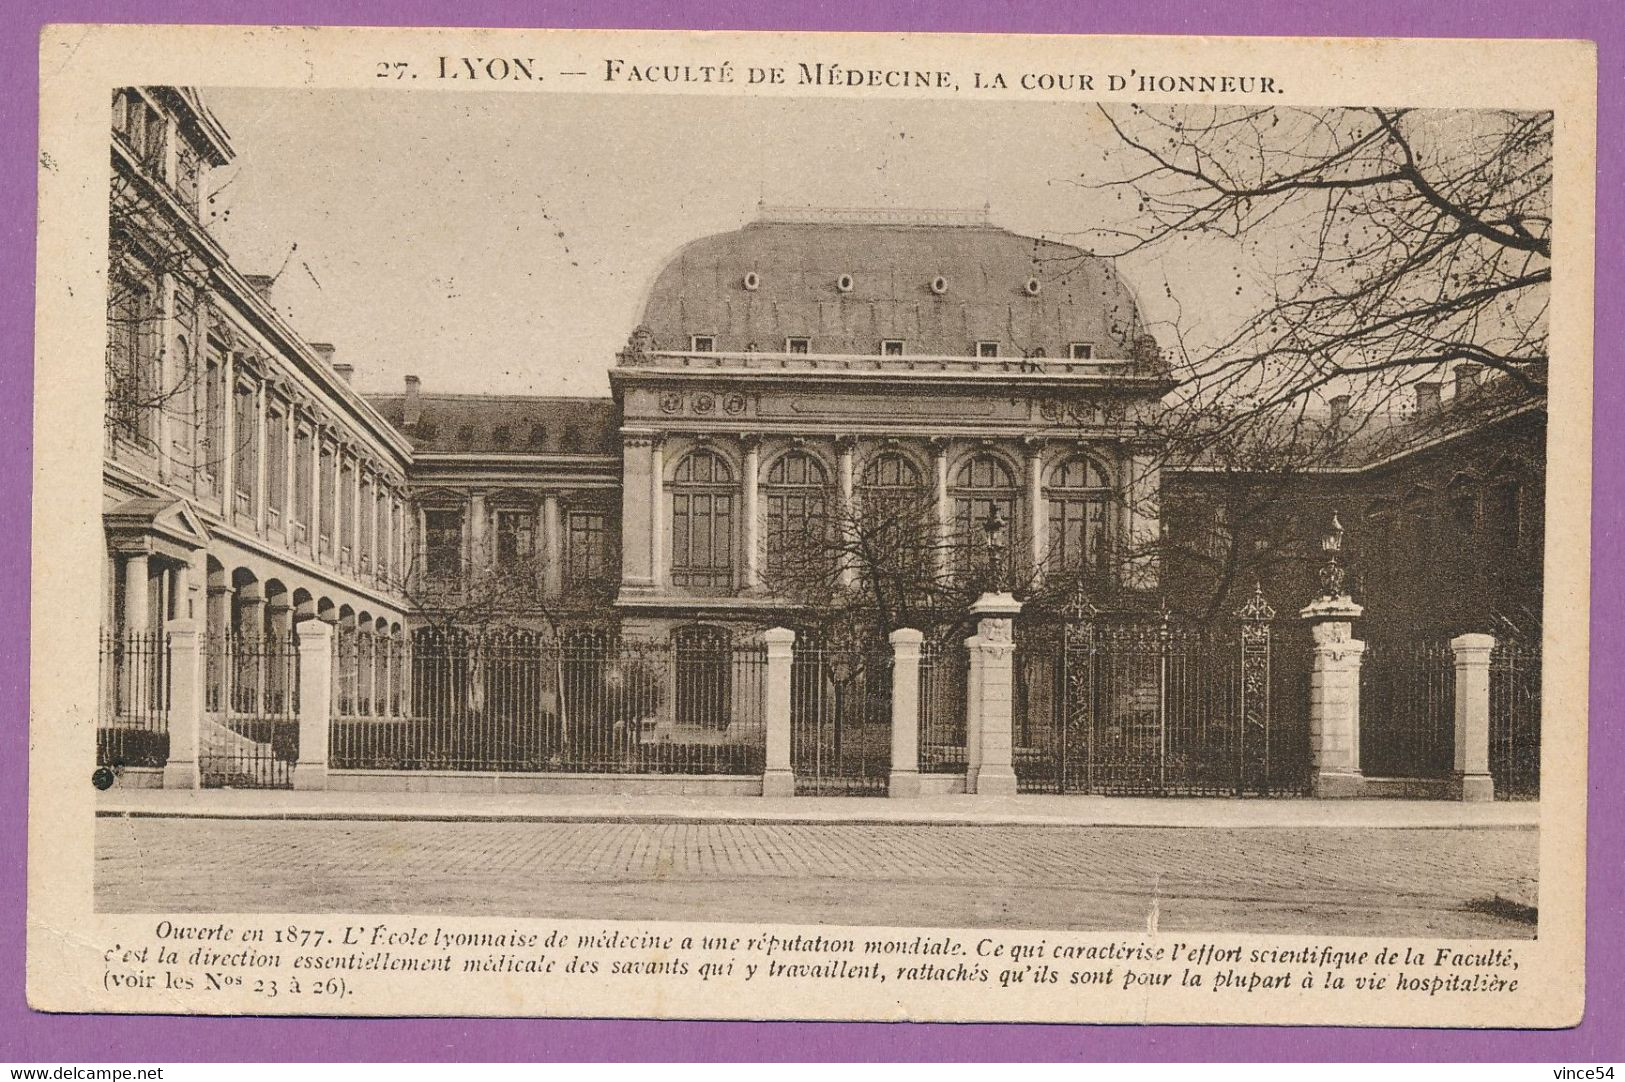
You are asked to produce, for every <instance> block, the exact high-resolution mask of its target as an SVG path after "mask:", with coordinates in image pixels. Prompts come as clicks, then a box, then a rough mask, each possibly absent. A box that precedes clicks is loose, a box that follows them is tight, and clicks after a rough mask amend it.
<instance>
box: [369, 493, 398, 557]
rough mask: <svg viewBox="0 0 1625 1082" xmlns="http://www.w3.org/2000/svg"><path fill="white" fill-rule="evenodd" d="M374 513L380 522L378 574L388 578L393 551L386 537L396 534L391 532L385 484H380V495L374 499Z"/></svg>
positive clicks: (377, 548)
mask: <svg viewBox="0 0 1625 1082" xmlns="http://www.w3.org/2000/svg"><path fill="white" fill-rule="evenodd" d="M372 514H373V516H374V518H375V519H376V520H377V522H378V544H377V546H376V551H377V553H378V574H379V575H380V576H381V577H386V578H387V577H388V575H389V565H390V557H391V553H390V551H389V549H390V545H389V544H386V543H385V537H386V536H387V537H390V538H393V537H394V536H395V535H394V534H392V533H389V528H390V526H391V525H392V523H391V522H390V520H389V489H387V488H385V487H384V486H383V485H379V486H378V497H377V499H375V500H374V501H373V509H372Z"/></svg>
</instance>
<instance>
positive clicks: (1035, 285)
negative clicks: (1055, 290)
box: [1022, 278, 1044, 297]
mask: <svg viewBox="0 0 1625 1082" xmlns="http://www.w3.org/2000/svg"><path fill="white" fill-rule="evenodd" d="M1022 288H1023V289H1025V290H1026V291H1027V296H1029V297H1036V296H1038V294H1039V293H1041V292H1042V291H1043V289H1044V283H1042V282H1040V281H1039V280H1038V279H1037V278H1029V279H1027V284H1026V285H1025V286H1023V287H1022Z"/></svg>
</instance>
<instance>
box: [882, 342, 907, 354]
mask: <svg viewBox="0 0 1625 1082" xmlns="http://www.w3.org/2000/svg"><path fill="white" fill-rule="evenodd" d="M880 355H881V356H882V357H901V356H902V355H903V340H902V339H901V338H887V339H884V340H883V341H882V342H881V343H880Z"/></svg>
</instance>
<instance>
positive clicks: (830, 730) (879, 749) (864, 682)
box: [790, 638, 963, 796]
mask: <svg viewBox="0 0 1625 1082" xmlns="http://www.w3.org/2000/svg"><path fill="white" fill-rule="evenodd" d="M891 677H892V652H891V646H890V644H885V643H874V644H858V645H850V646H848V645H841V646H834V645H828V644H822V643H820V642H819V641H818V640H817V639H814V638H803V640H802V641H800V642H797V643H796V648H795V653H794V655H793V660H792V662H791V665H790V760H791V766H792V768H793V769H794V771H795V777H796V792H798V793H802V794H808V795H826V796H883V795H885V793H886V787H887V781H888V777H889V775H890V773H891ZM960 743H961V745H963V738H961V741H960Z"/></svg>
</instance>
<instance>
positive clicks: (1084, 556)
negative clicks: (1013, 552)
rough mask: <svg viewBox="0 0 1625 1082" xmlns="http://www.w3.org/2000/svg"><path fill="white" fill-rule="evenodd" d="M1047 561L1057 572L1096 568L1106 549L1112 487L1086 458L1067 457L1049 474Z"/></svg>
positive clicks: (1047, 490)
mask: <svg viewBox="0 0 1625 1082" xmlns="http://www.w3.org/2000/svg"><path fill="white" fill-rule="evenodd" d="M1044 494H1045V497H1046V499H1047V500H1048V502H1049V562H1050V566H1052V567H1053V568H1055V569H1056V570H1058V571H1071V572H1088V571H1099V570H1101V569H1102V568H1103V567H1104V566H1105V561H1106V552H1107V525H1106V523H1107V514H1106V511H1107V508H1108V506H1109V504H1110V500H1111V487H1110V486H1109V485H1108V484H1107V481H1106V475H1105V473H1103V472H1102V471H1101V469H1100V467H1098V466H1096V465H1095V464H1094V463H1093V462H1091V461H1089V460H1088V459H1087V458H1069V459H1067V460H1066V461H1065V462H1062V463H1061V464H1060V465H1058V466H1056V467H1055V469H1054V470H1053V471H1052V472H1051V473H1050V480H1049V486H1048V487H1047V488H1046V489H1045V493H1044Z"/></svg>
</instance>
